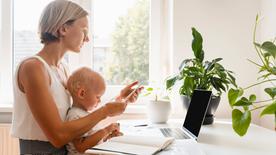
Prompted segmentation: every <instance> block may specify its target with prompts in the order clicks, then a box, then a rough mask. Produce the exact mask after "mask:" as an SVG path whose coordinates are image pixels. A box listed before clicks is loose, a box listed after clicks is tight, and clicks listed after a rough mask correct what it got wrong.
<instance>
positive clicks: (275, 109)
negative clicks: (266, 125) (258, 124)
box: [261, 102, 276, 116]
mask: <svg viewBox="0 0 276 155" xmlns="http://www.w3.org/2000/svg"><path fill="white" fill-rule="evenodd" d="M275 113H276V102H273V103H272V104H270V105H269V106H267V107H266V108H265V109H264V110H263V111H262V113H261V116H263V115H268V114H275Z"/></svg>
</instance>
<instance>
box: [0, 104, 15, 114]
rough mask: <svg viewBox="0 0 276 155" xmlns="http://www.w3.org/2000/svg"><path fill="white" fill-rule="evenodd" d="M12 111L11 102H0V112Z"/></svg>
mask: <svg viewBox="0 0 276 155" xmlns="http://www.w3.org/2000/svg"><path fill="white" fill-rule="evenodd" d="M12 111H13V106H12V103H10V104H1V103H0V113H12Z"/></svg>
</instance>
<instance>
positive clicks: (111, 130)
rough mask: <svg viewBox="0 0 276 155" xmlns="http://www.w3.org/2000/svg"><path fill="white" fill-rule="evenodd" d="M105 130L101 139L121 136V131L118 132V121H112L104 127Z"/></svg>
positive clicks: (105, 139)
mask: <svg viewBox="0 0 276 155" xmlns="http://www.w3.org/2000/svg"><path fill="white" fill-rule="evenodd" d="M105 130H106V131H107V134H106V136H105V138H103V141H107V140H108V139H110V138H112V137H117V136H122V135H123V133H121V132H120V124H119V123H112V124H110V125H109V126H107V127H106V128H105Z"/></svg>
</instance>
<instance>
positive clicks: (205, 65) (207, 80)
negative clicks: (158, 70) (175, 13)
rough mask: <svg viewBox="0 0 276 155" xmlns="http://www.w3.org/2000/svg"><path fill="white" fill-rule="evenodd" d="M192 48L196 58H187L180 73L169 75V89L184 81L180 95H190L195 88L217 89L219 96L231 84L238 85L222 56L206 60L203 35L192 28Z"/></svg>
mask: <svg viewBox="0 0 276 155" xmlns="http://www.w3.org/2000/svg"><path fill="white" fill-rule="evenodd" d="M192 35H193V41H192V50H193V53H194V58H192V59H185V60H183V61H182V63H181V65H180V66H179V73H178V74H177V75H175V76H172V77H169V78H168V79H167V81H166V87H167V89H171V88H172V87H173V86H174V85H175V84H176V82H182V85H181V87H180V90H179V94H180V95H186V96H188V97H190V96H191V95H192V92H193V90H194V89H203V90H214V89H215V90H216V94H215V95H217V96H220V95H221V94H222V92H225V91H227V90H228V88H229V85H234V86H236V82H235V78H234V76H233V75H232V73H233V72H232V71H229V70H226V69H225V68H224V67H223V66H222V65H221V64H220V63H219V62H220V61H221V60H222V58H216V59H214V60H212V61H204V55H205V54H204V51H203V48H202V42H203V39H202V36H201V34H200V33H199V32H198V31H197V30H196V29H195V28H192Z"/></svg>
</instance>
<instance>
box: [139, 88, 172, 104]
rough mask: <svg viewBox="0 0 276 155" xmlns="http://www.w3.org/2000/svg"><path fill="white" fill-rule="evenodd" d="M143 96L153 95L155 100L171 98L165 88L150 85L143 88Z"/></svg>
mask: <svg viewBox="0 0 276 155" xmlns="http://www.w3.org/2000/svg"><path fill="white" fill-rule="evenodd" d="M143 96H151V97H152V98H153V99H154V100H155V101H159V100H170V99H169V97H168V94H167V92H166V89H165V88H162V87H157V86H155V87H153V86H149V87H147V88H146V89H144V90H143Z"/></svg>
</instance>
